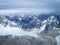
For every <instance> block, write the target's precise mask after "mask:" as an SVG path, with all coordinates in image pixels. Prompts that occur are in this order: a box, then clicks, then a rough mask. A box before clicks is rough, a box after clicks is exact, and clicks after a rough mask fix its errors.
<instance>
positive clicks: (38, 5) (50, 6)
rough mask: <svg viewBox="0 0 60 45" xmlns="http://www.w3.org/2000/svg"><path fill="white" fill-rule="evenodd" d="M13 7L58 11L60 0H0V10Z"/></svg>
mask: <svg viewBox="0 0 60 45" xmlns="http://www.w3.org/2000/svg"><path fill="white" fill-rule="evenodd" d="M13 8H16V9H18V8H20V9H21V8H25V9H26V8H30V9H37V10H49V12H50V11H51V12H55V13H59V11H60V0H0V10H2V9H13Z"/></svg>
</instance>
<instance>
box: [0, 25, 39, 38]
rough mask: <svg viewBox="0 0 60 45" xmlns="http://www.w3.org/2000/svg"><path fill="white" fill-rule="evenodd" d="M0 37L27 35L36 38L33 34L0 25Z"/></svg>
mask: <svg viewBox="0 0 60 45" xmlns="http://www.w3.org/2000/svg"><path fill="white" fill-rule="evenodd" d="M0 35H17V36H24V35H27V36H33V37H37V36H38V35H36V34H35V33H34V32H28V31H23V30H22V29H21V28H17V27H10V26H6V27H4V26H3V25H2V24H0Z"/></svg>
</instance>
